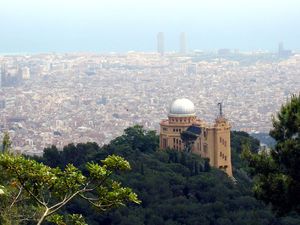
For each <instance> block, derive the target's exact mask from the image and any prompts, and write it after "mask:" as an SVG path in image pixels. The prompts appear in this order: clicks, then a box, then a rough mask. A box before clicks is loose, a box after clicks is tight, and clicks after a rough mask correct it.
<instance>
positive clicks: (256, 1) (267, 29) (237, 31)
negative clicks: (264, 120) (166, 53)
mask: <svg viewBox="0 0 300 225" xmlns="http://www.w3.org/2000/svg"><path fill="white" fill-rule="evenodd" d="M0 27H1V32H0V52H48V51H55V52H65V51H95V52H107V51H117V52H124V51H128V50H137V51H155V50H156V34H157V32H159V31H163V32H164V35H165V46H166V49H167V50H176V51H177V50H178V45H179V33H180V32H182V31H184V32H186V35H187V40H188V47H189V49H204V50H205V49H218V48H232V49H234V48H239V49H241V50H250V49H267V50H274V51H275V50H276V49H277V45H278V42H279V41H283V42H284V44H285V47H286V48H291V49H296V50H300V1H299V0H151V1H150V0H107V1H104V0H0Z"/></svg>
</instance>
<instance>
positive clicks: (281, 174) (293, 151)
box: [243, 95, 300, 215]
mask: <svg viewBox="0 0 300 225" xmlns="http://www.w3.org/2000/svg"><path fill="white" fill-rule="evenodd" d="M272 122H273V129H272V130H271V131H270V135H271V136H272V137H273V138H274V139H275V140H276V142H277V143H276V146H275V148H274V149H272V150H271V151H270V152H269V153H268V152H262V153H260V154H253V153H251V152H250V150H248V149H246V150H244V152H243V156H244V158H245V159H246V160H247V162H248V164H249V167H250V172H251V174H252V175H254V179H255V186H254V193H255V195H256V197H257V198H258V199H261V200H263V201H264V202H266V203H271V204H272V206H273V209H274V210H275V211H276V212H277V213H278V214H279V215H283V214H287V213H289V212H291V211H296V212H298V213H300V173H299V171H300V95H299V96H296V95H293V96H292V97H291V99H290V101H288V102H287V103H286V104H285V105H283V106H282V107H281V109H280V111H279V112H278V114H277V116H276V117H273V119H272Z"/></svg>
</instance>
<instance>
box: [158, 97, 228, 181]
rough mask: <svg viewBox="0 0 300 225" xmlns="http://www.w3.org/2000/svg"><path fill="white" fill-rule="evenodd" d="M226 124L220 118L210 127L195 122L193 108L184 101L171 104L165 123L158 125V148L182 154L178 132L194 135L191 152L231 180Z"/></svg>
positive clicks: (220, 116) (182, 148) (191, 104)
mask: <svg viewBox="0 0 300 225" xmlns="http://www.w3.org/2000/svg"><path fill="white" fill-rule="evenodd" d="M230 128H231V126H230V124H229V122H228V120H227V119H226V118H225V117H224V116H223V114H222V108H221V106H220V115H219V116H218V117H217V118H216V119H215V122H214V124H207V123H205V121H203V120H201V119H199V118H197V116H196V111H195V106H194V104H193V103H192V102H191V101H190V100H188V99H185V98H181V99H177V100H175V101H174V102H173V103H172V105H171V107H170V110H169V114H168V119H165V120H162V121H161V122H160V148H161V149H167V148H170V149H176V150H178V151H183V150H184V148H185V145H184V143H183V141H182V139H181V133H182V132H186V131H189V132H195V135H196V136H197V139H196V140H195V141H194V142H193V144H192V147H191V151H192V152H193V153H195V154H198V155H200V156H201V157H203V158H208V159H209V162H210V165H211V166H214V167H216V168H219V169H222V170H224V171H225V172H226V173H227V174H228V176H232V165H231V148H230Z"/></svg>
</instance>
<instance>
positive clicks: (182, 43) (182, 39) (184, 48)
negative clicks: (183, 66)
mask: <svg viewBox="0 0 300 225" xmlns="http://www.w3.org/2000/svg"><path fill="white" fill-rule="evenodd" d="M179 39H180V40H179V45H180V46H179V47H180V49H179V52H180V54H183V55H184V54H186V53H187V45H186V35H185V33H184V32H181V33H180V37H179Z"/></svg>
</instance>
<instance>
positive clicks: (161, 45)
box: [157, 32, 165, 55]
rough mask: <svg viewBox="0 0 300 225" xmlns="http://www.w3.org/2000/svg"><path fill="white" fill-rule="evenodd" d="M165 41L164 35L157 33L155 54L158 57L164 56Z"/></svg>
mask: <svg viewBox="0 0 300 225" xmlns="http://www.w3.org/2000/svg"><path fill="white" fill-rule="evenodd" d="M164 42H165V40H164V33H163V32H159V33H158V34H157V52H158V53H159V54H160V55H164V54H165V43H164Z"/></svg>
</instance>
